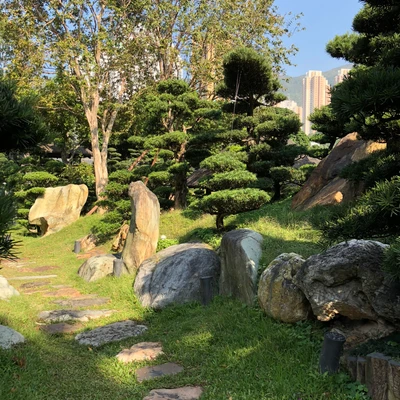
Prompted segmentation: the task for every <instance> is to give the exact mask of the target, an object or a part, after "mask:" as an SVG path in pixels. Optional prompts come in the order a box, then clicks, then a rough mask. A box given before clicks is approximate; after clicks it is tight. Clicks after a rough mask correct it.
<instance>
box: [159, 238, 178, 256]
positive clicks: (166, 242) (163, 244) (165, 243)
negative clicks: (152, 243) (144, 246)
mask: <svg viewBox="0 0 400 400" xmlns="http://www.w3.org/2000/svg"><path fill="white" fill-rule="evenodd" d="M176 244H179V241H178V240H177V239H160V240H159V241H158V243H157V250H156V251H157V253H158V252H159V251H161V250H164V249H166V248H167V247H170V246H174V245H176Z"/></svg>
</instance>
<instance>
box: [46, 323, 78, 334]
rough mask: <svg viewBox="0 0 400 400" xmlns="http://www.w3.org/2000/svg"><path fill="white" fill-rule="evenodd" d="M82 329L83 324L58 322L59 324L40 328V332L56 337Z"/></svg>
mask: <svg viewBox="0 0 400 400" xmlns="http://www.w3.org/2000/svg"><path fill="white" fill-rule="evenodd" d="M82 328H83V324H80V323H78V324H73V325H72V324H66V323H65V322H60V323H59V324H51V325H43V326H41V327H40V330H41V331H44V332H46V333H49V334H50V335H57V334H62V333H75V332H76V331H79V330H80V329H82Z"/></svg>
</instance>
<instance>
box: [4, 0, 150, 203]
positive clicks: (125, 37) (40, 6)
mask: <svg viewBox="0 0 400 400" xmlns="http://www.w3.org/2000/svg"><path fill="white" fill-rule="evenodd" d="M2 11H3V13H4V14H3V15H5V16H6V17H7V18H8V30H9V32H10V41H11V44H12V47H13V56H15V57H14V58H13V61H12V62H11V63H10V65H9V69H10V71H11V72H10V73H15V74H19V75H23V73H22V72H21V69H24V68H26V66H30V67H32V68H31V69H30V70H29V73H31V74H36V76H39V77H40V76H43V73H46V74H52V73H54V72H55V70H56V69H58V70H60V69H62V70H63V73H64V77H65V79H67V80H68V82H69V84H70V85H71V87H72V88H73V89H74V90H75V93H76V96H77V99H79V101H80V102H81V104H82V108H83V112H84V115H85V117H86V120H87V123H88V126H89V131H90V138H91V146H92V152H93V160H94V170H95V177H96V195H97V197H98V198H101V194H102V192H103V191H104V188H105V185H106V184H107V181H108V170H107V148H108V143H109V140H110V136H111V133H112V131H113V127H114V123H115V120H116V118H117V114H118V112H119V110H120V108H121V106H122V105H123V104H124V102H125V101H126V100H127V98H128V97H129V94H130V93H132V91H133V90H135V89H137V88H138V87H141V86H142V85H143V80H144V79H145V78H146V77H147V74H151V73H152V69H151V68H150V67H149V65H146V63H148V62H150V61H149V59H148V58H147V57H146V56H145V54H144V47H143V46H142V45H141V43H142V42H143V40H144V38H145V33H144V32H143V31H142V30H141V29H139V28H140V17H141V15H142V11H143V4H142V3H140V2H136V1H134V2H133V1H128V0H123V1H118V2H114V1H102V0H88V1H84V2H82V1H78V0H67V1H62V2H56V1H52V0H49V1H41V2H36V1H30V0H22V1H17V0H6V1H4V2H3V7H2ZM143 64H145V65H143ZM32 70H33V71H32Z"/></svg>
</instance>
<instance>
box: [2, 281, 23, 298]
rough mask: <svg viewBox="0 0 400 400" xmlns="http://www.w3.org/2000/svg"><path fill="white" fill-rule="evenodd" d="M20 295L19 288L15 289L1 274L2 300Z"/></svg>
mask: <svg viewBox="0 0 400 400" xmlns="http://www.w3.org/2000/svg"><path fill="white" fill-rule="evenodd" d="M18 295H19V292H18V290H16V289H14V287H12V286H11V285H10V284H9V283H8V281H7V279H6V278H4V276H0V300H8V299H10V298H11V297H13V296H18Z"/></svg>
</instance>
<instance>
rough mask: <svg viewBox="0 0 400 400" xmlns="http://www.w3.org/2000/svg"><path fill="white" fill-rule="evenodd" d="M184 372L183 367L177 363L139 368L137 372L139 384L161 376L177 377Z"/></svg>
mask: <svg viewBox="0 0 400 400" xmlns="http://www.w3.org/2000/svg"><path fill="white" fill-rule="evenodd" d="M182 371H183V367H181V366H180V365H178V364H175V363H165V364H161V365H155V366H152V367H143V368H139V369H138V370H137V371H136V378H137V380H138V382H143V381H147V380H149V379H154V378H159V377H161V376H168V375H176V374H178V373H179V372H182Z"/></svg>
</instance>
